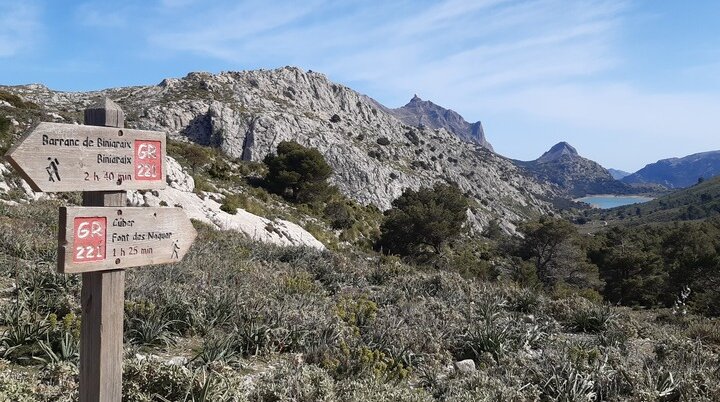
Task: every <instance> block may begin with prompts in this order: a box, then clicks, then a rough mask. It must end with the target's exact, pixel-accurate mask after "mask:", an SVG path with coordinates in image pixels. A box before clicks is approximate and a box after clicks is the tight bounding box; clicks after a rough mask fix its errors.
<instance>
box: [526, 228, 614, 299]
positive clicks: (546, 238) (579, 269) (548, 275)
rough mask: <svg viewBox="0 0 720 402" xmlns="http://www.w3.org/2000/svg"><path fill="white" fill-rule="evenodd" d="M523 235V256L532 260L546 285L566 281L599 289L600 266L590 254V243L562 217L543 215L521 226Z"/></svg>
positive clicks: (550, 285) (574, 284) (576, 285)
mask: <svg viewBox="0 0 720 402" xmlns="http://www.w3.org/2000/svg"><path fill="white" fill-rule="evenodd" d="M518 230H519V231H520V233H522V235H523V239H522V241H521V244H520V250H519V255H520V256H521V257H522V258H524V259H527V260H529V261H532V262H533V264H534V265H535V272H536V274H537V277H538V279H540V281H541V282H542V283H543V284H544V285H545V286H546V287H555V286H558V285H560V284H563V283H566V284H569V285H573V286H575V287H577V288H599V287H600V285H601V283H600V281H599V278H598V271H597V267H596V266H595V265H593V264H592V263H590V262H589V261H588V260H587V257H586V249H587V247H588V244H586V240H585V239H584V238H582V237H580V236H579V235H578V233H577V230H576V229H575V227H574V226H573V225H572V224H571V223H570V222H569V221H567V220H565V219H562V218H552V217H542V218H540V219H539V220H535V221H526V222H523V223H522V224H521V225H519V227H518Z"/></svg>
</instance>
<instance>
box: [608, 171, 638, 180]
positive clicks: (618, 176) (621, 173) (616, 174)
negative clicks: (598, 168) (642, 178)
mask: <svg viewBox="0 0 720 402" xmlns="http://www.w3.org/2000/svg"><path fill="white" fill-rule="evenodd" d="M608 172H609V173H610V175H611V176H612V177H613V179H615V180H620V179H622V178H623V177H626V176H630V175H631V174H632V173H630V172H626V171H624V170H620V169H613V168H608Z"/></svg>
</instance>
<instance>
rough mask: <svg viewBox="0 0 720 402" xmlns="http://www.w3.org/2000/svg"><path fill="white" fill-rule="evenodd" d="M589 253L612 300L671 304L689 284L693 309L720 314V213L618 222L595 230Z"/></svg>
mask: <svg viewBox="0 0 720 402" xmlns="http://www.w3.org/2000/svg"><path fill="white" fill-rule="evenodd" d="M589 256H590V259H591V260H592V261H593V262H594V263H595V264H596V265H597V266H598V267H599V268H600V274H601V277H602V278H603V280H604V281H605V290H604V292H603V293H604V296H605V297H606V299H607V300H609V301H611V302H613V303H622V304H625V305H631V306H632V305H640V306H646V307H654V306H665V307H670V306H673V305H674V304H676V303H677V301H678V299H679V298H681V294H682V293H683V291H684V289H686V288H689V289H690V293H689V295H688V296H687V300H686V302H687V304H688V305H689V307H690V308H691V309H693V310H694V311H696V312H699V313H702V314H705V315H710V316H720V290H719V289H718V286H717V284H718V283H720V219H717V218H715V219H711V220H707V221H701V222H689V223H675V224H672V225H661V226H640V227H630V228H622V227H616V228H613V229H611V230H609V231H607V232H604V233H601V234H598V235H597V236H596V238H595V244H594V246H593V248H592V250H590V252H589Z"/></svg>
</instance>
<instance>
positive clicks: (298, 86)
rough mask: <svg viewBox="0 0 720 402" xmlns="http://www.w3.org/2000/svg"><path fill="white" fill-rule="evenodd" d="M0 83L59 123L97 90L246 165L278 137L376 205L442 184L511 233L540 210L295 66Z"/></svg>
mask: <svg viewBox="0 0 720 402" xmlns="http://www.w3.org/2000/svg"><path fill="white" fill-rule="evenodd" d="M0 88H3V89H6V90H8V91H11V92H13V93H16V94H21V95H22V96H23V97H24V98H25V99H28V100H30V101H33V102H35V103H37V104H38V105H41V107H42V108H43V111H42V113H46V114H48V115H50V113H60V114H63V116H64V115H67V116H68V118H69V119H72V118H74V116H76V115H77V114H78V113H79V111H81V110H82V109H83V108H84V107H85V106H86V105H88V104H89V103H90V102H91V100H92V99H96V98H97V97H102V96H107V97H109V98H111V99H114V100H116V101H117V102H118V104H120V105H121V106H122V107H123V110H124V111H125V114H126V116H127V118H126V124H127V126H128V127H130V128H138V129H147V130H158V131H164V132H166V133H168V136H169V137H175V138H183V139H188V140H191V141H193V142H196V143H199V144H201V145H207V146H212V147H215V148H217V149H219V150H220V151H222V152H224V153H225V154H227V155H228V156H230V157H232V158H238V159H243V160H248V161H262V160H263V158H264V157H265V156H266V155H267V154H269V153H273V152H275V150H276V148H277V145H278V144H279V143H280V142H281V141H289V140H291V141H296V142H298V143H300V144H302V145H304V146H308V147H312V148H316V149H318V150H319V151H320V152H321V153H322V154H323V155H324V157H325V159H326V160H327V161H328V163H329V164H330V165H331V166H332V168H333V171H334V174H333V176H332V178H331V181H332V182H333V184H335V185H336V186H337V187H338V188H339V189H340V190H341V191H342V192H343V193H345V194H347V195H348V196H349V197H352V198H354V199H355V200H356V201H358V202H360V203H362V204H374V205H376V206H377V207H379V208H381V209H387V208H389V207H390V205H391V202H392V200H394V199H395V198H397V197H398V196H400V195H401V194H402V192H403V191H404V190H405V189H407V188H412V189H418V188H419V187H421V186H425V187H429V186H432V185H433V184H434V183H437V182H451V183H455V184H457V185H458V187H459V188H460V189H461V190H462V191H463V192H464V193H466V194H468V195H469V196H470V197H472V198H475V199H476V200H478V203H477V206H476V207H473V210H472V214H473V219H472V222H475V226H476V227H477V226H480V227H482V226H483V225H485V224H487V222H489V221H490V220H491V219H494V218H497V219H500V220H501V222H503V223H504V225H505V226H506V227H507V228H509V230H512V227H513V223H512V222H514V221H517V220H519V219H522V218H523V217H527V216H528V215H529V214H531V213H542V212H546V211H548V210H549V205H548V204H547V203H546V202H544V201H542V200H543V199H546V198H547V197H548V195H550V194H551V193H550V192H549V191H550V190H548V189H547V188H546V187H545V186H542V185H540V184H538V183H537V182H535V181H534V180H532V179H531V178H528V177H527V176H526V175H524V174H523V173H522V172H520V171H519V170H518V169H517V168H516V167H515V166H513V165H512V163H511V162H509V161H508V160H507V159H505V158H502V157H499V156H497V155H495V154H493V153H491V152H488V150H487V149H485V148H483V147H481V146H480V145H478V144H477V143H471V142H468V141H463V140H461V138H460V137H459V136H458V135H456V134H453V133H451V132H448V131H447V130H445V129H433V128H431V127H429V126H427V125H426V126H424V127H411V126H410V125H407V124H403V123H402V122H401V121H399V120H398V119H397V118H396V117H394V116H393V115H391V114H390V113H388V112H387V110H388V109H386V108H384V107H383V106H382V105H380V104H379V103H378V102H377V101H375V100H373V99H372V98H369V97H368V96H366V95H362V94H359V93H357V92H356V91H353V90H352V89H350V88H348V87H345V86H343V85H340V84H336V83H333V82H331V81H330V80H328V78H327V77H326V76H325V75H323V74H320V73H315V72H309V71H308V72H305V71H303V70H301V69H299V68H294V67H284V68H279V69H275V70H253V71H232V72H223V73H220V74H208V73H192V74H188V75H187V76H185V77H183V78H179V79H166V80H164V81H163V82H162V83H161V85H152V86H145V87H131V88H113V89H107V90H102V91H97V92H91V93H82V92H56V91H52V90H48V89H32V88H29V87H27V86H25V87H22V86H21V87H12V88H11V87H1V86H0ZM417 103H419V104H422V105H424V104H426V102H425V101H422V100H419V98H418V102H417ZM435 106H436V105H435ZM443 110H444V109H443ZM453 113H454V112H453ZM458 116H459V115H458ZM460 119H462V118H460ZM66 121H68V122H72V121H73V120H66ZM29 125H30V122H28V124H27V126H29Z"/></svg>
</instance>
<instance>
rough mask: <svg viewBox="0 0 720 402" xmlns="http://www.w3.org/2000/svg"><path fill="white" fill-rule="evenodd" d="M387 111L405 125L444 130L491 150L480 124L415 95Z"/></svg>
mask: <svg viewBox="0 0 720 402" xmlns="http://www.w3.org/2000/svg"><path fill="white" fill-rule="evenodd" d="M388 111H389V112H390V114H392V115H393V116H395V117H397V118H398V119H400V121H402V122H403V123H405V124H407V125H410V126H417V127H420V126H428V127H430V128H437V129H439V128H444V129H446V130H447V131H449V132H451V133H453V134H455V135H457V136H458V137H460V138H462V139H464V140H465V141H471V142H475V143H477V144H480V145H482V146H483V147H485V148H487V149H489V150H491V151H492V150H493V148H492V145H490V143H489V142H488V140H487V139H486V138H485V130H484V129H483V126H482V123H481V122H479V121H476V122H475V123H472V124H470V123H468V122H467V121H465V119H464V118H463V117H462V116H460V114H458V113H457V112H456V111H454V110H451V109H445V108H444V107H442V106H439V105H436V104H434V103H432V102H430V101H426V100H422V99H420V97H419V96H417V95H415V96H413V98H412V99H410V102H408V103H407V104H406V105H405V106H403V107H399V108H396V109H388Z"/></svg>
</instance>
